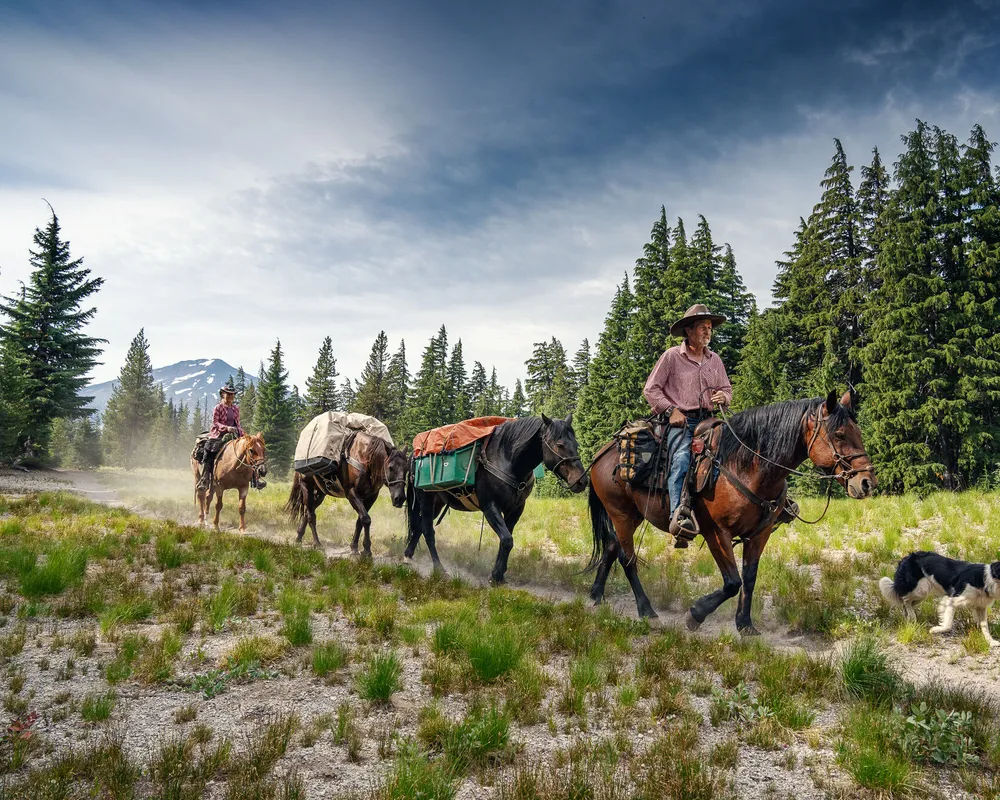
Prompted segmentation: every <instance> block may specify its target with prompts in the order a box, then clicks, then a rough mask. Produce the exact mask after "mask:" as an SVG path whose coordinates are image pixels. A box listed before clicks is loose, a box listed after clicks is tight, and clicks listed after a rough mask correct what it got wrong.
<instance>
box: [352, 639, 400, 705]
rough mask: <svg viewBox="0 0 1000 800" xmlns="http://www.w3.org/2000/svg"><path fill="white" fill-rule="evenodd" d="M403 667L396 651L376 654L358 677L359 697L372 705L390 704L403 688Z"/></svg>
mask: <svg viewBox="0 0 1000 800" xmlns="http://www.w3.org/2000/svg"><path fill="white" fill-rule="evenodd" d="M402 675H403V666H402V663H401V662H400V660H399V656H397V655H396V653H395V651H392V650H388V651H382V652H378V653H376V654H375V655H374V656H372V657H371V658H370V659H369V660H368V661H367V662H366V663H365V664H364V666H363V667H362V668H361V671H360V672H359V673H358V676H357V688H358V695H359V696H360V697H361V698H362V699H363V700H368V701H369V702H372V703H378V704H385V703H388V702H389V701H390V700H391V699H392V696H393V695H394V694H395V693H396V692H398V691H399V690H400V689H402V688H403V682H402Z"/></svg>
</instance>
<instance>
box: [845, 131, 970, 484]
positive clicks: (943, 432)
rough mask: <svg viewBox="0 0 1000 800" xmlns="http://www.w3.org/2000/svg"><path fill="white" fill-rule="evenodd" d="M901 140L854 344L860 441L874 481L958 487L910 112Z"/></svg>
mask: <svg viewBox="0 0 1000 800" xmlns="http://www.w3.org/2000/svg"><path fill="white" fill-rule="evenodd" d="M903 142H904V144H905V145H906V152H904V153H903V154H902V155H901V156H900V158H899V161H898V162H897V163H896V182H897V189H896V191H895V192H894V193H893V196H892V199H891V200H890V203H889V207H888V208H887V209H886V215H885V216H886V230H885V232H886V236H885V239H884V241H883V242H882V249H881V251H880V253H879V259H878V268H879V273H880V278H881V282H882V285H881V287H880V288H879V290H878V292H876V294H875V296H874V297H873V298H872V300H871V306H870V308H869V311H868V315H869V318H870V319H871V320H872V328H871V339H870V341H869V343H868V344H867V345H866V346H865V348H864V349H863V350H862V362H863V365H864V385H863V386H864V388H863V396H864V401H865V414H866V417H867V419H868V420H869V424H868V426H867V430H868V433H869V435H868V436H867V438H866V444H867V445H868V451H869V453H870V454H871V456H872V458H873V460H874V462H875V468H876V472H877V474H878V476H879V482H880V483H881V484H882V485H883V488H884V489H889V490H896V491H899V490H908V489H917V488H923V487H929V486H934V485H939V486H943V487H945V488H958V487H959V486H960V484H961V480H960V476H959V474H958V464H957V463H956V462H957V458H956V455H957V451H958V439H959V436H958V431H957V430H956V414H957V413H960V409H959V408H956V402H955V400H954V367H953V365H952V361H953V358H952V352H951V350H950V344H951V343H950V342H949V341H948V339H949V331H948V327H949V324H948V319H947V318H948V316H949V314H948V311H947V302H948V300H947V298H948V281H947V278H946V277H945V275H944V271H943V266H944V263H943V259H942V253H941V240H940V239H939V231H938V230H937V222H938V220H937V218H936V216H937V201H938V191H937V185H936V183H937V178H938V176H937V174H936V164H935V159H934V141H933V137H932V135H931V131H930V129H929V128H928V126H927V125H926V123H924V122H921V121H918V123H917V128H916V130H914V131H912V132H911V133H909V134H907V135H906V136H904V137H903Z"/></svg>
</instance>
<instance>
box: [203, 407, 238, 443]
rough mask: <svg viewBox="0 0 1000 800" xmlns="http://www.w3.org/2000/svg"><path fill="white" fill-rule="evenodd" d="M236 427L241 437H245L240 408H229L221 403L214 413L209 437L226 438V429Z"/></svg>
mask: <svg viewBox="0 0 1000 800" xmlns="http://www.w3.org/2000/svg"><path fill="white" fill-rule="evenodd" d="M230 427H235V428H236V430H237V432H238V433H239V435H240V436H242V435H243V428H241V427H240V407H239V406H237V405H231V406H227V405H226V404H225V403H219V404H218V405H217V406H216V407H215V411H213V412H212V429H211V430H210V431H209V432H208V435H209V436H210V437H211V438H213V439H218V438H219V437H220V436H225V435H226V433H228V431H227V430H226V428H230Z"/></svg>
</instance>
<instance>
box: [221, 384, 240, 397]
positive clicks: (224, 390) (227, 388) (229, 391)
mask: <svg viewBox="0 0 1000 800" xmlns="http://www.w3.org/2000/svg"><path fill="white" fill-rule="evenodd" d="M223 393H226V394H231V395H233V397H235V396H236V387H235V386H233V385H232V384H231V383H229V382H228V381H227V382H226V385H225V386H223V387H221V388H220V389H219V394H220V395H222V394H223Z"/></svg>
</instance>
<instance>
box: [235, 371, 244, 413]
mask: <svg viewBox="0 0 1000 800" xmlns="http://www.w3.org/2000/svg"><path fill="white" fill-rule="evenodd" d="M233 388H234V389H235V390H236V405H238V406H241V405H242V404H243V395H244V394H246V390H247V374H246V373H245V372H244V371H243V367H239V368H238V369H237V370H236V378H235V379H234V380H233ZM242 410H243V409H242V408H241V409H240V411H241V412H242Z"/></svg>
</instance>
